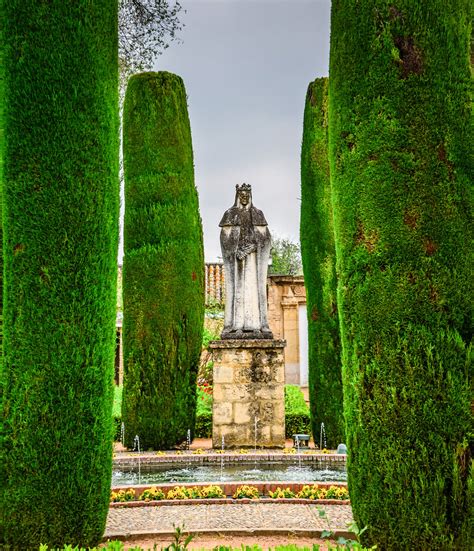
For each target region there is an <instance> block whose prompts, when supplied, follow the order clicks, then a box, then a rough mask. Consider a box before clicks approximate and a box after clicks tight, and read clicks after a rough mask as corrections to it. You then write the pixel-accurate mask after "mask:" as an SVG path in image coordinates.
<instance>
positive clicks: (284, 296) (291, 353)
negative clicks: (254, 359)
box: [268, 275, 306, 385]
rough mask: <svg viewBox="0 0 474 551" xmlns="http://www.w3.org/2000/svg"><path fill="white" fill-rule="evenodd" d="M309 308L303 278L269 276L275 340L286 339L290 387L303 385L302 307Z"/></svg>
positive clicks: (270, 321) (271, 316)
mask: <svg viewBox="0 0 474 551" xmlns="http://www.w3.org/2000/svg"><path fill="white" fill-rule="evenodd" d="M302 305H306V289H305V286H304V278H303V276H288V275H270V276H268V322H269V325H270V329H271V331H272V332H273V337H274V338H275V339H285V341H286V348H285V378H286V383H287V384H296V385H299V384H300V382H301V381H300V334H299V326H300V320H299V307H300V306H302Z"/></svg>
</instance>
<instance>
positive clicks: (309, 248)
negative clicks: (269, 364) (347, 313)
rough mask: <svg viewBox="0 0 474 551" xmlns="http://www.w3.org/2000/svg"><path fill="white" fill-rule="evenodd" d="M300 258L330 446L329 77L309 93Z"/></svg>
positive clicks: (337, 389) (334, 421)
mask: <svg viewBox="0 0 474 551" xmlns="http://www.w3.org/2000/svg"><path fill="white" fill-rule="evenodd" d="M300 241H301V256H302V261H303V270H304V281H305V286H306V300H307V313H308V341H309V342H308V344H309V346H308V359H309V398H310V404H311V425H312V429H313V430H312V432H313V434H316V435H318V434H319V431H320V427H321V423H324V426H325V430H326V435H327V445H328V446H329V447H331V448H335V447H337V445H338V444H339V443H341V442H344V440H345V436H344V416H343V409H342V375H341V340H340V336H339V320H338V315H337V300H336V285H337V281H336V249H335V245H334V226H333V216H332V203H331V184H330V179H329V158H328V79H327V78H319V79H316V80H315V81H314V82H311V83H310V84H309V86H308V92H307V94H306V104H305V110H304V127H303V144H302V147H301V224H300Z"/></svg>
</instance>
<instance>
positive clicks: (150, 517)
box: [104, 502, 352, 539]
mask: <svg viewBox="0 0 474 551" xmlns="http://www.w3.org/2000/svg"><path fill="white" fill-rule="evenodd" d="M320 510H324V511H326V518H325V517H322V516H321V515H320ZM351 522H352V511H351V506H350V505H319V506H318V505H312V504H311V505H308V504H291V503H262V502H254V503H235V504H233V503H232V504H224V505H218V504H211V503H210V504H205V505H161V506H150V507H129V508H111V509H109V515H108V518H107V527H106V531H105V536H104V537H105V538H111V539H113V538H119V539H124V538H126V537H131V536H132V537H136V536H138V535H156V534H172V533H173V532H174V526H183V524H184V526H185V529H186V531H187V532H193V533H196V534H199V533H201V534H204V533H235V534H238V535H245V534H261V535H263V534H266V535H268V534H270V535H272V534H278V533H280V534H282V533H297V534H301V535H308V536H313V537H317V536H319V534H320V532H321V531H322V530H332V531H334V532H336V533H338V534H341V535H343V534H346V533H347V532H348V524H349V523H351Z"/></svg>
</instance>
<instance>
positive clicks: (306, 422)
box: [285, 412, 311, 438]
mask: <svg viewBox="0 0 474 551" xmlns="http://www.w3.org/2000/svg"><path fill="white" fill-rule="evenodd" d="M294 434H311V418H310V415H309V412H308V413H285V436H286V438H292V437H293V435H294Z"/></svg>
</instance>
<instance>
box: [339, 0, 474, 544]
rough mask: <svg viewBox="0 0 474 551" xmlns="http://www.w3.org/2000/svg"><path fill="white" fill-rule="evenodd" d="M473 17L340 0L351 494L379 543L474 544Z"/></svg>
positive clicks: (412, 5)
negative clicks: (472, 378) (472, 381)
mask: <svg viewBox="0 0 474 551" xmlns="http://www.w3.org/2000/svg"><path fill="white" fill-rule="evenodd" d="M471 17H472V3H471V2H470V0H453V1H452V2H445V1H441V0H432V1H431V2H417V1H413V0H397V1H396V2H393V1H381V0H366V1H364V2H354V1H352V0H334V1H333V4H332V21H331V56H330V77H329V79H330V80H329V98H330V100H329V114H330V117H329V118H330V124H329V135H330V163H331V179H332V189H333V199H334V213H335V230H336V250H337V261H338V274H339V277H340V280H339V287H338V306H339V314H340V316H341V327H342V341H343V364H344V367H343V379H344V399H345V416H346V424H347V436H348V448H349V464H348V470H349V488H350V492H351V501H352V507H353V511H354V516H355V519H356V521H357V522H358V524H359V526H365V525H367V526H368V527H369V529H368V531H367V541H369V542H376V543H377V544H378V546H379V547H380V548H381V549H449V548H450V547H451V546H453V547H456V548H459V549H469V548H472V547H473V545H472V541H468V540H469V538H470V537H472V525H471V527H469V526H468V522H469V518H468V517H469V511H471V514H472V509H473V507H472V501H471V502H469V500H472V495H471V496H470V495H469V490H468V487H469V476H470V475H469V469H470V463H471V454H472V449H473V448H472V440H471V448H469V437H470V435H469V430H470V427H472V417H471V403H470V402H471V396H472V395H471V394H470V391H469V387H468V374H469V372H470V367H469V365H470V364H469V345H470V344H469V343H470V339H471V337H472V304H473V293H472V262H471V261H472V254H471V246H472V238H473V225H472V218H471V213H472V202H471V200H470V196H469V192H470V187H471V186H472V182H473V179H474V171H473V167H474V158H473V153H474V149H473V147H472V145H473V143H474V135H473V126H472V114H471V103H470V100H471V95H472V94H471V93H472V81H471V76H470V72H469V39H470V31H471V29H470V24H471ZM471 430H472V429H471ZM471 437H472V432H471ZM471 488H472V478H471Z"/></svg>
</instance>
